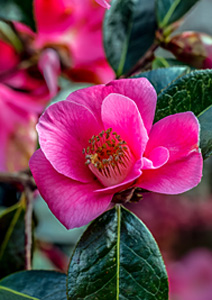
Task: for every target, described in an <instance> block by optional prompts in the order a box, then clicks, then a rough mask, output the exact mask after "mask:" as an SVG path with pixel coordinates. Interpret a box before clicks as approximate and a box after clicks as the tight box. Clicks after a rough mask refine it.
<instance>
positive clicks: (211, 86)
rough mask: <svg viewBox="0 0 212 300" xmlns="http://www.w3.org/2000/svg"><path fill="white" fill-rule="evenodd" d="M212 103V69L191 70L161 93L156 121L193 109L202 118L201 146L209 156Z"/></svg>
mask: <svg viewBox="0 0 212 300" xmlns="http://www.w3.org/2000/svg"><path fill="white" fill-rule="evenodd" d="M211 105H212V70H201V71H195V72H191V73H190V74H188V75H185V76H183V77H181V78H179V79H178V80H176V81H174V82H173V84H171V85H170V86H169V87H168V88H166V89H165V90H163V91H162V92H161V93H160V94H159V96H158V101H157V108H156V114H155V122H156V121H159V120H160V119H162V118H164V117H166V116H168V115H171V114H175V113H179V112H184V111H192V112H193V113H194V114H195V115H196V116H197V117H199V120H200V124H201V135H200V146H201V148H202V153H203V157H204V158H207V157H209V156H210V155H211V154H212V130H211V128H212V123H211V120H212V118H211V117H210V116H211V113H212V111H211V108H210V106H211Z"/></svg>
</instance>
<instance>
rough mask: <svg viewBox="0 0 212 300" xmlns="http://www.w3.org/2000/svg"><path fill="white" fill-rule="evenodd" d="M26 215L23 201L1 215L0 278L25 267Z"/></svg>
mask: <svg viewBox="0 0 212 300" xmlns="http://www.w3.org/2000/svg"><path fill="white" fill-rule="evenodd" d="M24 216H25V208H24V207H23V205H22V203H18V204H16V205H14V206H11V207H10V208H9V209H7V210H5V211H4V212H3V214H2V215H1V216H0V266H1V267H0V278H1V277H3V276H6V275H8V274H10V273H13V272H16V271H19V270H23V269H24V268H25V223H24Z"/></svg>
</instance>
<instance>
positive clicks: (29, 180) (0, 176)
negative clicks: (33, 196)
mask: <svg viewBox="0 0 212 300" xmlns="http://www.w3.org/2000/svg"><path fill="white" fill-rule="evenodd" d="M0 182H5V183H12V184H14V183H16V184H21V185H22V186H23V187H29V188H30V189H31V190H32V191H34V190H35V189H36V188H37V187H36V184H35V181H34V179H33V177H32V176H31V175H30V174H27V173H25V172H15V173H12V172H0Z"/></svg>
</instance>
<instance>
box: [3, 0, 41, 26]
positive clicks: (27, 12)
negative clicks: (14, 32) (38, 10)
mask: <svg viewBox="0 0 212 300" xmlns="http://www.w3.org/2000/svg"><path fill="white" fill-rule="evenodd" d="M0 6H1V10H0V17H2V18H6V19H8V20H16V21H20V22H23V23H25V24H26V25H28V26H30V27H31V28H32V29H33V30H35V21H34V17H33V0H7V1H5V0H0Z"/></svg>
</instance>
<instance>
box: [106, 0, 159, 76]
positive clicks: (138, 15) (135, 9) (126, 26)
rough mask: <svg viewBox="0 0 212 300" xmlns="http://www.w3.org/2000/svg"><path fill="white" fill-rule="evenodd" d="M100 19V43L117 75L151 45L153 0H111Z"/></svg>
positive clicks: (132, 64)
mask: <svg viewBox="0 0 212 300" xmlns="http://www.w3.org/2000/svg"><path fill="white" fill-rule="evenodd" d="M111 4H112V5H111V8H110V9H109V10H108V11H107V12H106V15H105V21H104V46H105V51H106V55H107V58H108V61H109V63H110V64H111V66H112V68H113V69H114V71H115V72H116V74H117V76H120V75H122V74H123V73H126V72H127V71H129V70H130V69H131V68H132V67H133V66H134V65H135V64H136V62H137V61H138V59H139V58H140V57H141V56H143V54H144V53H145V52H146V51H147V49H148V48H149V47H150V46H151V45H152V43H153V41H154V36H155V30H156V20H155V13H154V0H148V1H146V0H112V3H111Z"/></svg>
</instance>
